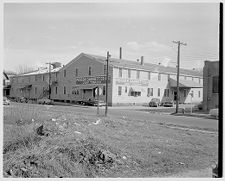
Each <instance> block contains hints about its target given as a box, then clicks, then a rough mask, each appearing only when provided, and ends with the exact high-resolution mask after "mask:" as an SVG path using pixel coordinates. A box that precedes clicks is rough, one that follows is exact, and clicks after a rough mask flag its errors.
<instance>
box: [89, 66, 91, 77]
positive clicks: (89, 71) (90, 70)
mask: <svg viewBox="0 0 225 181" xmlns="http://www.w3.org/2000/svg"><path fill="white" fill-rule="evenodd" d="M88 75H91V67H88Z"/></svg>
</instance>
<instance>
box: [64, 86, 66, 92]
mask: <svg viewBox="0 0 225 181" xmlns="http://www.w3.org/2000/svg"><path fill="white" fill-rule="evenodd" d="M64 94H66V87H65V86H64Z"/></svg>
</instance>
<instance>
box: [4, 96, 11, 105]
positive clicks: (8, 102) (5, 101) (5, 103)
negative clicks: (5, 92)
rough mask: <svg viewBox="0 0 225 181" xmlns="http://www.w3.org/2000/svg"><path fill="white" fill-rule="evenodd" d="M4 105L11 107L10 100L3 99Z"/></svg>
mask: <svg viewBox="0 0 225 181" xmlns="http://www.w3.org/2000/svg"><path fill="white" fill-rule="evenodd" d="M3 105H10V100H9V99H8V98H7V97H3Z"/></svg>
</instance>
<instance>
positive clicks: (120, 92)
mask: <svg viewBox="0 0 225 181" xmlns="http://www.w3.org/2000/svg"><path fill="white" fill-rule="evenodd" d="M118 95H119V96H121V95H122V87H121V86H119V87H118Z"/></svg>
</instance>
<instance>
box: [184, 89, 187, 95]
mask: <svg viewBox="0 0 225 181" xmlns="http://www.w3.org/2000/svg"><path fill="white" fill-rule="evenodd" d="M184 97H187V90H186V89H184Z"/></svg>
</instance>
